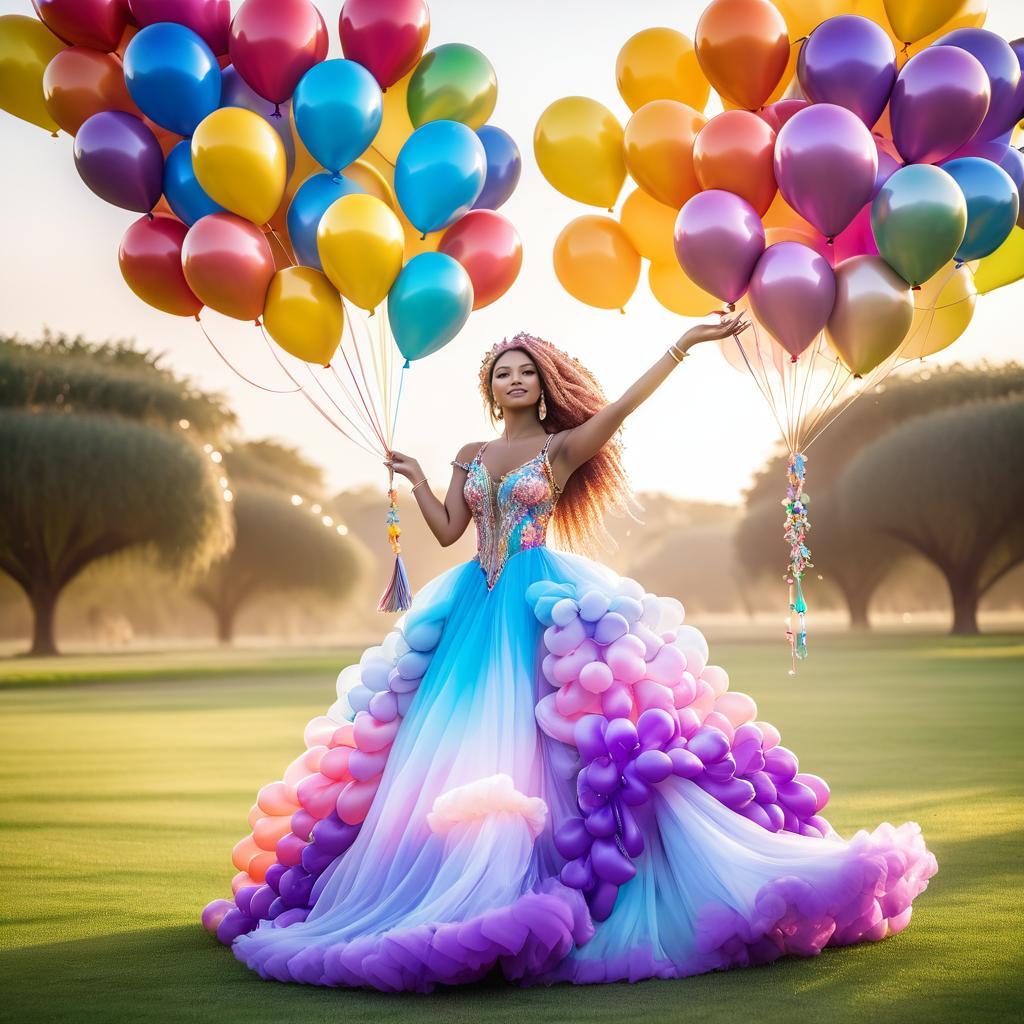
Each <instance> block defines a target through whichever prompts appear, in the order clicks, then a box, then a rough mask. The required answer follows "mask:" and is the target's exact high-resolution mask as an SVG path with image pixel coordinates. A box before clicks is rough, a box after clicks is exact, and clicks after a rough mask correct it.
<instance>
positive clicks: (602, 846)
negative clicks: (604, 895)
mask: <svg viewBox="0 0 1024 1024" xmlns="http://www.w3.org/2000/svg"><path fill="white" fill-rule="evenodd" d="M590 860H591V862H592V863H593V865H594V874H596V875H597V877H598V878H600V879H602V880H604V881H605V882H611V883H612V884H613V885H625V884H626V882H628V881H629V880H630V879H631V878H632V877H633V876H634V875H635V874H636V865H635V864H634V863H633V862H632V861H631V860H630V859H629V858H628V857H627V856H625V855H624V854H623V853H622V851H621V850H620V849H619V846H618V843H616V842H615V840H614V839H612V838H610V837H608V838H604V837H603V838H601V839H595V840H594V845H593V846H592V847H591V850H590Z"/></svg>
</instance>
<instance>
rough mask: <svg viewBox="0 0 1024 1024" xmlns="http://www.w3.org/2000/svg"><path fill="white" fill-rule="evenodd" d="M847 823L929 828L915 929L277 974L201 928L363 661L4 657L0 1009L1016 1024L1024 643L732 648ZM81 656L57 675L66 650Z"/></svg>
mask: <svg viewBox="0 0 1024 1024" xmlns="http://www.w3.org/2000/svg"><path fill="white" fill-rule="evenodd" d="M712 651H713V655H714V658H713V660H715V661H717V662H719V663H721V664H723V665H725V666H726V667H727V668H728V669H729V670H730V674H731V677H732V686H733V688H734V689H738V690H743V691H746V692H749V693H751V694H752V695H753V696H754V697H755V698H756V699H757V700H758V702H759V705H760V713H761V717H763V718H765V719H767V720H769V721H772V722H774V723H775V724H776V725H778V726H779V727H780V728H781V729H782V732H783V737H784V742H786V744H787V745H789V746H791V747H793V748H794V749H795V750H796V751H797V752H798V753H799V754H800V757H801V762H802V766H803V767H804V768H805V769H806V770H808V771H813V772H816V773H818V774H821V775H823V776H825V777H826V778H827V779H828V780H829V782H830V783H831V785H832V793H833V798H832V803H831V805H830V807H829V810H828V811H827V812H826V813H827V814H828V816H829V817H830V819H831V820H832V822H833V824H834V825H835V826H836V827H837V828H838V829H839V830H840V831H841V832H844V833H847V832H850V831H853V830H855V829H857V828H860V827H872V826H874V825H875V824H877V823H878V822H880V821H882V820H891V821H893V822H901V821H904V820H906V819H914V820H917V821H918V822H920V823H921V826H922V828H923V829H924V832H925V835H926V838H927V840H928V842H929V845H930V846H931V848H932V849H933V850H934V851H935V854H936V856H937V857H938V861H939V874H938V875H937V876H936V877H935V878H934V879H933V881H932V883H931V886H930V888H929V890H928V892H927V893H925V894H924V895H923V896H922V897H921V898H920V900H919V901H918V904H917V907H918V909H917V911H916V913H915V916H914V921H913V922H912V924H911V926H910V928H909V929H908V930H907V931H906V932H904V933H903V934H901V935H899V936H896V937H894V938H892V939H889V940H887V941H885V942H882V943H879V944H876V945H870V946H860V947H854V948H847V949H839V950H827V951H826V952H825V953H824V954H823V955H822V956H821V957H819V958H817V959H814V960H787V961H784V962H780V963H776V964H773V965H770V966H767V967H760V968H753V969H748V970H740V971H732V972H729V973H725V974H715V975H707V976H703V977H699V978H691V979H687V980H684V981H673V982H666V981H648V982H643V983H640V984H637V985H628V984H618V985H608V986H597V987H589V988H586V987H581V988H574V987H571V986H556V987H553V988H549V989H544V988H536V989H525V990H521V989H517V988H513V987H510V986H507V985H503V984H498V983H491V982H488V983H485V984H481V985H479V986H473V987H470V988H466V989H461V990H457V991H448V992H441V993H436V994H435V995H433V996H429V997H423V996H415V995H403V996H383V995H378V994H373V993H368V992H353V991H343V990H331V989H316V988H308V987H301V986H290V985H281V984H278V983H276V982H263V981H261V980H260V979H259V978H258V977H257V976H256V975H254V974H251V973H250V972H249V971H247V970H246V969H245V968H244V967H243V966H242V965H241V964H240V963H238V962H237V961H236V960H235V959H234V958H233V957H232V956H231V954H230V952H229V951H228V950H226V949H224V948H223V947H221V946H219V945H217V944H216V943H215V942H214V941H213V940H212V939H211V938H210V937H209V936H208V935H207V934H206V933H205V932H204V931H203V930H202V929H201V928H200V927H199V924H198V917H199V912H200V910H201V909H202V907H203V905H204V904H205V903H206V902H207V901H208V900H210V899H211V898H213V897H215V896H221V895H226V894H227V891H228V884H229V880H230V878H231V875H232V874H233V873H234V869H233V868H232V866H231V863H230V849H231V846H232V845H233V843H234V842H235V841H236V840H237V839H238V838H240V837H241V836H242V835H243V834H245V833H246V832H247V831H248V829H247V827H246V824H245V817H246V814H247V813H248V810H249V807H250V805H251V803H252V800H253V798H254V795H255V793H256V790H257V789H258V788H259V786H260V785H262V784H263V783H264V782H268V781H271V780H272V779H276V778H279V777H280V774H281V771H282V770H283V768H284V766H285V765H286V764H287V762H288V761H289V760H291V758H292V757H293V756H294V755H295V754H296V753H298V752H299V751H300V750H301V746H302V744H301V730H302V727H303V725H304V724H305V723H306V721H307V720H308V719H309V718H310V717H311V716H312V715H314V714H319V713H322V712H323V711H324V710H325V709H326V707H327V706H328V705H329V704H330V702H331V701H332V699H333V690H334V674H335V672H336V671H337V668H338V667H340V665H341V663H343V660H344V659H343V657H342V656H341V655H339V656H338V657H337V658H332V656H330V655H329V654H325V653H324V652H319V653H317V654H315V655H309V654H306V655H303V656H302V657H300V658H297V659H296V660H295V661H294V662H293V663H289V660H288V658H287V657H286V656H282V655H281V652H275V653H267V654H254V653H251V652H250V655H249V656H247V657H246V658H244V659H242V660H240V661H239V660H237V656H236V660H234V661H232V660H231V659H230V658H229V659H228V661H226V662H221V661H219V660H218V659H217V656H216V655H205V656H202V657H198V658H193V659H192V660H191V661H189V660H188V659H184V661H182V659H181V658H180V657H177V660H175V657H171V656H168V657H167V658H161V656H159V655H149V656H146V657H145V658H141V657H135V658H133V659H132V660H130V661H126V660H124V659H111V660H109V661H105V660H104V659H102V658H90V659H86V660H84V661H82V662H75V661H69V662H64V663H63V667H58V668H56V669H55V668H54V664H55V663H52V662H51V663H49V664H48V665H43V666H41V667H39V668H36V667H34V666H33V665H32V664H30V663H28V662H24V661H8V662H3V663H0V803H2V812H0V871H2V873H0V877H2V879H3V885H2V890H0V891H2V892H3V894H4V895H3V899H2V901H0V1020H3V1021H10V1022H12V1024H15V1022H17V1024H29V1022H35V1021H74V1022H83V1024H85V1022H104V1024H107V1022H114V1021H118V1022H120V1021H132V1022H143V1021H174V1022H183V1021H202V1022H211V1024H213V1022H218V1024H228V1022H234V1021H288V1022H289V1024H302V1022H307V1021H324V1022H327V1021H330V1022H332V1024H334V1022H340V1021H343V1022H360V1021H372V1022H373V1024H382V1022H387V1021H402V1022H405V1021H419V1020H431V1021H434V1022H444V1024H447V1022H449V1021H460V1022H461V1021H465V1022H473V1024H476V1022H484V1021H517V1022H525V1021H570V1020H572V1021H608V1022H616V1024H618V1022H626V1021H636V1022H643V1024H654V1022H660V1021H687V1022H689V1021H700V1022H711V1021H728V1022H730V1024H737V1022H741V1021H743V1022H745V1021H752V1022H757V1024H764V1022H774V1021H780V1022H781V1021H786V1022H788V1024H797V1022H803V1021H811V1020H815V1021H825V1022H828V1024H834V1022H846V1021H851V1022H852V1021H857V1022H874V1021H880V1022H884V1024H895V1022H901V1021H927V1022H929V1024H935V1022H939V1021H955V1022H969V1024H978V1022H984V1021H1008V1020H1013V1019H1020V1017H1021V1013H1022V1009H1024V982H1022V955H1021V948H1022V942H1021V939H1022V935H1021V884H1022V880H1024V879H1022V876H1024V870H1022V864H1024V856H1022V854H1024V844H1022V843H1021V830H1022V824H1024V799H1022V796H1024V772H1022V768H1024V743H1022V742H1021V735H1022V729H1024V638H1021V637H1005V636H1004V637H991V636H989V637H985V638H981V639H978V640H973V641H953V640H947V639H945V638H922V637H916V638H913V639H899V638H895V637H892V636H887V637H883V638H881V639H876V640H870V639H863V640H862V639H853V638H845V637H835V638H833V637H821V638H819V640H818V642H817V644H816V645H815V649H814V651H813V653H812V658H811V659H810V660H809V661H808V662H807V663H806V664H805V665H804V666H802V667H801V670H800V674H799V675H798V676H796V678H790V677H789V676H787V674H786V662H785V656H784V649H783V648H782V647H781V645H779V644H761V643H758V644H753V643H752V644H742V643H736V642H727V643H719V644H713V645H712ZM56 664H58V665H60V664H61V663H56Z"/></svg>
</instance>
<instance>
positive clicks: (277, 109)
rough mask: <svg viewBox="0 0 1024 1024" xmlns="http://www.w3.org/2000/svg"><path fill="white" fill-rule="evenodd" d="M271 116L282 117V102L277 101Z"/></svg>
mask: <svg viewBox="0 0 1024 1024" xmlns="http://www.w3.org/2000/svg"><path fill="white" fill-rule="evenodd" d="M270 116H271V117H280V116H281V104H280V103H275V104H274V112H273V114H271V115H270Z"/></svg>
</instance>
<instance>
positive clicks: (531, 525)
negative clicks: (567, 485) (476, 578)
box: [452, 434, 561, 590]
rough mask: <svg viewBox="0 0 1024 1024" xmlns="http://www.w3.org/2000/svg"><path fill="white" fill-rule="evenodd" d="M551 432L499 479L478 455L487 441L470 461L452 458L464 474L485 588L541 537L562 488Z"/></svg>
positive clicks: (539, 541) (545, 532)
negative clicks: (552, 459)
mask: <svg viewBox="0 0 1024 1024" xmlns="http://www.w3.org/2000/svg"><path fill="white" fill-rule="evenodd" d="M552 437H554V435H553V434H548V439H547V441H545V442H544V447H543V448H542V449H541V450H540V451H539V452H538V453H537V454H536V455H535V456H534V457H533V458H532V459H530V461H529V462H524V463H523V465H521V466H517V467H516V468H515V469H511V470H509V471H508V472H507V473H505V474H504V475H503V476H502V477H501V478H500V479H499V480H495V479H494V478H493V477H492V476H491V474H490V472H489V471H488V469H487V467H486V466H485V465H484V464H483V460H482V458H481V456H482V455H483V452H484V448H486V447H487V444H483V445H481V447H480V450H479V451H478V452H477V453H476V455H475V456H474V457H473V461H472V462H469V463H466V462H459V461H458V460H454V461H453V462H452V465H453V466H460V467H461V468H462V469H464V470H466V472H467V474H468V476H467V477H466V484H465V488H464V490H463V493H464V494H465V496H466V504H467V505H468V506H469V510H470V512H472V513H473V521H474V523H475V524H476V548H477V553H476V558H477V561H479V563H480V567H481V568H482V569H483V571H484V575H485V577H486V579H487V589H488V590H490V589H492V588H493V587H494V584H495V583H497V582H498V577H499V576H501V571H502V569H504V568H505V563H506V562H507V561H508V560H509V558H511V557H512V556H513V555H515V554H518V553H519V552H520V551H526V550H527V549H529V548H537V547H540V546H541V545H542V544H543V543H544V538H545V536H546V534H547V529H548V523H549V522H550V521H551V513H552V511H553V509H554V507H555V502H556V501H558V496H559V494H560V493H561V491H560V490H559V488H558V485H557V484H556V483H555V478H554V476H553V474H552V472H551V463H550V462H549V461H548V445H549V444H551V438H552Z"/></svg>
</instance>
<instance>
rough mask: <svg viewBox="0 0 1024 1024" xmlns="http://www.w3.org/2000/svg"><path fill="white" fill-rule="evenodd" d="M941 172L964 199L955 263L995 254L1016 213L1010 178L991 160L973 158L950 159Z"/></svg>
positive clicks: (1017, 198) (1016, 197)
mask: <svg viewBox="0 0 1024 1024" xmlns="http://www.w3.org/2000/svg"><path fill="white" fill-rule="evenodd" d="M942 169H943V170H944V171H945V172H946V173H947V174H949V175H950V176H951V177H952V178H953V180H954V181H955V182H956V183H957V185H959V186H960V191H961V192H963V194H964V198H965V199H966V200H967V234H965V235H964V240H963V241H962V242H961V243H960V248H959V249H957V251H956V259H957V261H958V262H959V263H966V262H967V261H968V260H979V259H981V257H982V256H988V255H989V253H993V252H995V251H996V249H998V248H999V246H1001V245H1002V244H1003V242H1005V241H1006V239H1007V237H1008V236H1009V234H1010V232H1011V231H1012V230H1013V228H1014V226H1015V225H1016V223H1017V214H1018V213H1019V212H1020V196H1019V195H1018V193H1017V186H1016V185H1015V184H1014V183H1013V179H1012V178H1011V177H1010V176H1009V175H1008V174H1007V173H1006V171H1004V170H1003V169H1002V168H1001V167H998V166H997V165H996V164H994V163H992V161H991V160H984V159H982V158H981V157H977V156H965V157H961V158H960V159H958V160H950V161H949V163H946V164H943V165H942Z"/></svg>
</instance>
